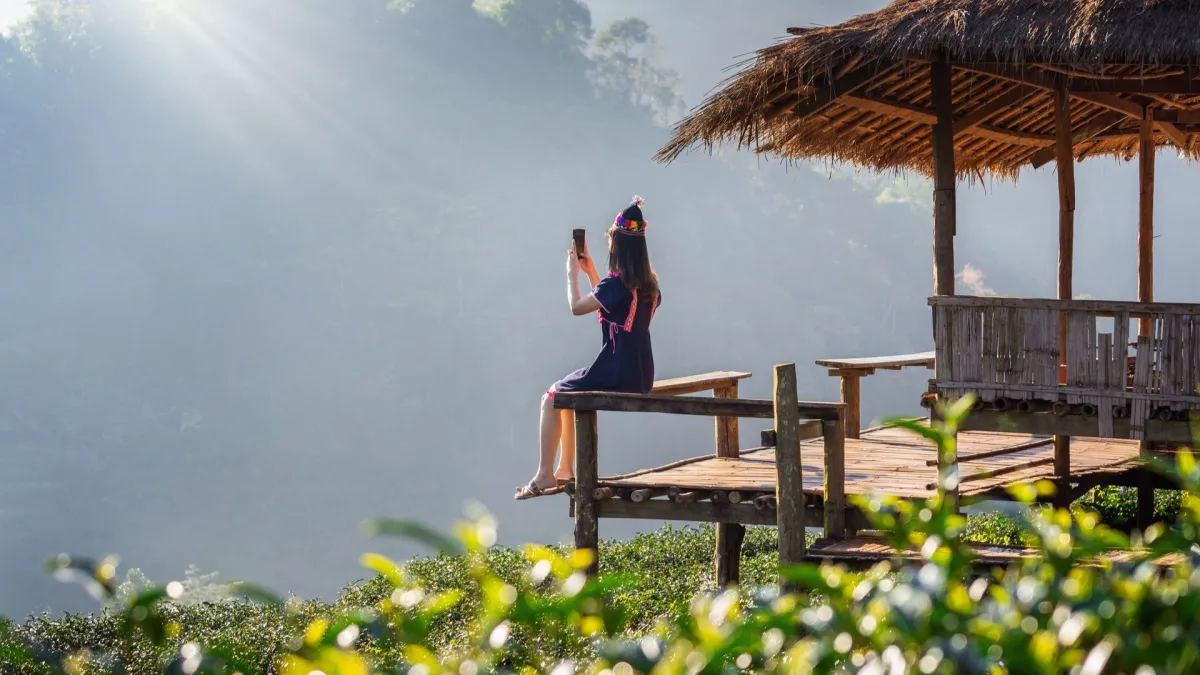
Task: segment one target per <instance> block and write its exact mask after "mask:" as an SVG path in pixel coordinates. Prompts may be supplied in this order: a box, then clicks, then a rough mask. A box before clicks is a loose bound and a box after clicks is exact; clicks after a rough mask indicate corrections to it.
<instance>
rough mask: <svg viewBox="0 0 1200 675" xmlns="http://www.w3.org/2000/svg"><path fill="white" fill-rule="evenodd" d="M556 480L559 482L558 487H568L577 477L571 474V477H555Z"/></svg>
mask: <svg viewBox="0 0 1200 675" xmlns="http://www.w3.org/2000/svg"><path fill="white" fill-rule="evenodd" d="M554 480H555V481H556V482H557V483H558V487H566V486H568V485H570V484H571V483H574V482H575V477H574V476H571V477H570V478H555V479H554Z"/></svg>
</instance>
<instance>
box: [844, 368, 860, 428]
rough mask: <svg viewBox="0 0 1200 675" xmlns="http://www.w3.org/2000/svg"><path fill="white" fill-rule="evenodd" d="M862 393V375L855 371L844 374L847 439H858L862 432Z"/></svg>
mask: <svg viewBox="0 0 1200 675" xmlns="http://www.w3.org/2000/svg"><path fill="white" fill-rule="evenodd" d="M861 391H862V375H860V374H859V373H857V372H853V371H850V372H844V373H842V403H845V404H846V415H845V418H844V421H845V425H844V429H845V436H846V438H858V436H859V432H860V431H861V430H862V418H861V415H862V413H861V412H860V411H861V410H862V407H861Z"/></svg>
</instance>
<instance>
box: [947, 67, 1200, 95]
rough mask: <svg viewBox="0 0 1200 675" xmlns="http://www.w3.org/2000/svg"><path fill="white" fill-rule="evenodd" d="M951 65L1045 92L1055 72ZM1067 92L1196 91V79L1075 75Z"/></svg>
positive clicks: (1198, 86)
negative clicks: (1131, 78)
mask: <svg viewBox="0 0 1200 675" xmlns="http://www.w3.org/2000/svg"><path fill="white" fill-rule="evenodd" d="M952 65H953V66H954V67H955V68H958V69H959V70H965V71H968V72H972V73H979V74H981V75H990V76H992V77H998V78H1000V79H1003V80H1008V81H1010V82H1019V83H1021V84H1028V85H1030V86H1033V87H1038V88H1039V89H1044V90H1046V91H1053V90H1054V87H1055V77H1056V76H1055V75H1052V74H1050V73H1047V72H1044V71H1041V70H1037V69H1035V68H1032V67H1028V66H1014V65H1010V64H992V63H954V64H952ZM1070 93H1071V96H1072V97H1076V94H1078V93H1107V94H1160V95H1181V94H1200V80H1197V79H1195V78H1193V77H1191V76H1190V75H1187V74H1185V75H1173V76H1171V77H1166V78H1161V79H1137V80H1097V79H1088V78H1083V77H1076V78H1073V79H1072V80H1071V84H1070Z"/></svg>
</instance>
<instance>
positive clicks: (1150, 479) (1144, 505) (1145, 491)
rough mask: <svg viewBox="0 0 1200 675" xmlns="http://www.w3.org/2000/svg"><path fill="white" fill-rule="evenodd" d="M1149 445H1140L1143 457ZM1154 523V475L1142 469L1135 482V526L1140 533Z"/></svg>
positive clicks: (1144, 443) (1148, 451) (1146, 442)
mask: <svg viewBox="0 0 1200 675" xmlns="http://www.w3.org/2000/svg"><path fill="white" fill-rule="evenodd" d="M1149 446H1150V443H1149V442H1148V441H1142V442H1141V444H1140V449H1141V454H1142V455H1143V456H1145V455H1148V454H1149V453H1150V450H1149ZM1153 522H1154V474H1152V473H1150V469H1148V468H1146V467H1144V466H1143V467H1142V468H1141V469H1139V470H1138V481H1137V515H1136V518H1135V524H1136V525H1137V528H1138V529H1139V530H1141V531H1142V532H1145V531H1146V528H1147V527H1150V525H1151V524H1152V523H1153Z"/></svg>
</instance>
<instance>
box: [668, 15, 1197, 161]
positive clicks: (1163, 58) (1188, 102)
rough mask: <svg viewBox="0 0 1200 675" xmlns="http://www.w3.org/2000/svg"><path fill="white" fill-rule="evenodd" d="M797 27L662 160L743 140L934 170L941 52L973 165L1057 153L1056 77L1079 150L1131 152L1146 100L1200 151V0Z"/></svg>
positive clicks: (786, 150)
mask: <svg viewBox="0 0 1200 675" xmlns="http://www.w3.org/2000/svg"><path fill="white" fill-rule="evenodd" d="M788 32H789V33H791V34H792V35H793V37H791V38H789V39H786V40H784V41H783V42H780V43H778V44H775V45H772V46H770V47H767V48H766V49H763V50H761V51H759V52H758V53H757V55H756V56H755V57H754V58H753V59H752V60H751V61H749V62H748V64H746V67H745V68H744V69H743V70H742V71H741V72H740V73H738V74H737V75H735V76H734V77H733V78H731V79H730V80H729V81H728V82H727V83H726V84H725V86H724V88H723V89H722V90H720V91H719V92H717V93H716V94H714V95H713V96H712V97H710V98H709V99H708V100H707V101H705V102H704V104H703V105H702V106H700V108H698V109H697V110H696V111H695V112H694V113H693V114H692V115H691V116H690V117H688V118H687V119H685V120H684V121H683V122H681V123H680V124H679V125H678V126H677V127H676V133H675V137H674V138H673V139H672V141H671V142H670V143H669V144H668V145H667V146H666V147H664V148H663V149H662V150H661V151H659V154H658V157H657V158H658V159H659V160H660V161H671V160H673V159H675V158H676V157H678V156H679V155H680V154H681V153H682V152H683V151H685V150H687V149H688V148H690V147H692V146H696V145H699V146H702V147H706V148H709V149H711V148H712V147H713V146H715V145H720V144H723V143H730V144H733V145H736V146H737V147H740V148H751V149H754V150H756V151H758V152H765V153H770V154H773V155H776V156H780V157H782V158H785V159H788V160H800V159H819V158H833V159H835V160H845V161H850V162H853V163H855V164H859V165H862V166H866V167H870V168H873V169H878V170H883V169H911V170H914V171H917V172H919V173H922V174H925V175H929V174H930V172H931V164H932V162H931V157H932V149H931V127H932V125H933V124H934V122H935V121H936V117H935V114H934V110H933V109H932V103H931V86H930V77H931V76H930V67H931V66H930V64H931V62H933V61H934V60H936V59H944V60H946V61H948V62H949V64H950V66H951V68H952V71H951V72H952V82H953V96H952V99H953V102H954V119H955V122H954V129H955V135H954V139H955V143H954V145H955V154H956V168H957V171H958V173H959V175H960V176H967V175H983V174H990V175H999V176H1009V177H1012V176H1015V175H1016V173H1017V172H1018V171H1019V170H1020V169H1021V168H1022V167H1024V166H1028V165H1030V164H1031V163H1032V164H1033V165H1035V166H1036V165H1041V164H1044V163H1046V162H1048V161H1051V160H1053V158H1054V129H1055V123H1054V108H1053V103H1054V100H1055V89H1056V87H1067V88H1069V91H1070V92H1071V93H1070V99H1069V100H1070V110H1071V121H1072V129H1073V138H1074V149H1075V154H1076V157H1077V158H1079V159H1081V158H1083V157H1088V156H1092V155H1117V156H1120V157H1124V158H1130V157H1133V156H1134V155H1135V154H1136V151H1137V145H1138V132H1139V129H1140V127H1141V124H1142V121H1141V120H1142V117H1143V116H1144V115H1145V114H1149V115H1151V117H1152V119H1154V120H1155V122H1154V125H1153V129H1154V138H1155V141H1156V142H1157V143H1158V144H1160V145H1163V144H1171V145H1174V146H1176V147H1179V148H1180V149H1181V150H1182V151H1183V152H1184V153H1185V154H1187V155H1188V156H1190V157H1193V158H1196V157H1200V148H1198V147H1197V145H1198V144H1197V142H1196V141H1197V138H1198V137H1200V79H1197V78H1200V0H896V1H895V2H892V3H891V4H889V5H888V6H887V7H885V8H883V9H881V10H879V11H876V12H871V13H868V14H863V15H860V16H858V17H855V18H853V19H851V20H849V21H847V22H845V23H842V24H840V25H837V26H832V27H826V28H809V29H790V30H789V31H788ZM1147 111H1149V112H1147Z"/></svg>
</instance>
